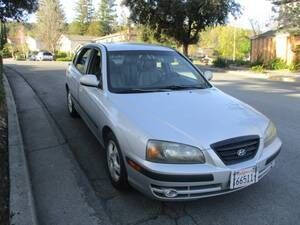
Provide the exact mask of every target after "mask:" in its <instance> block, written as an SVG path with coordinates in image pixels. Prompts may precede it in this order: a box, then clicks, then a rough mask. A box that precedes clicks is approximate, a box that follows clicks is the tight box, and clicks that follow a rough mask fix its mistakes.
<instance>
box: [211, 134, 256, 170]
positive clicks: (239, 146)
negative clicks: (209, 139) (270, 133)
mask: <svg viewBox="0 0 300 225" xmlns="http://www.w3.org/2000/svg"><path fill="white" fill-rule="evenodd" d="M258 147H259V136H257V135H251V136H243V137H237V138H231V139H227V140H224V141H220V142H217V143H214V144H212V145H211V148H212V149H213V150H214V151H215V152H216V154H217V155H218V156H219V157H220V159H221V160H222V161H223V162H224V163H225V164H226V165H231V164H235V163H240V162H243V161H247V160H249V159H252V158H254V157H255V155H256V153H257V150H258ZM241 152H242V153H243V154H241Z"/></svg>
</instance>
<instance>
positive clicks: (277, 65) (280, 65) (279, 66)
mask: <svg viewBox="0 0 300 225" xmlns="http://www.w3.org/2000/svg"><path fill="white" fill-rule="evenodd" d="M265 68H266V69H269V70H283V69H288V65H287V64H286V62H285V61H284V60H282V59H278V58H274V59H272V60H270V61H269V62H268V63H267V64H266V65H265Z"/></svg>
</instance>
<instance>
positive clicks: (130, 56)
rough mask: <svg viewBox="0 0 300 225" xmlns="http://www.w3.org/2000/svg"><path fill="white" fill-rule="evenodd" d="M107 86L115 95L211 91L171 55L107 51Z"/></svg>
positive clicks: (188, 66)
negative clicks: (171, 91) (173, 91)
mask: <svg viewBox="0 0 300 225" xmlns="http://www.w3.org/2000/svg"><path fill="white" fill-rule="evenodd" d="M108 68H109V71H108V86H109V90H110V91H112V92H115V93H134V92H157V91H170V90H183V89H203V88H208V87H211V86H210V84H209V83H208V82H207V81H206V80H205V79H204V78H203V77H202V76H201V74H200V73H199V72H198V71H197V70H196V69H195V68H194V67H193V66H192V65H191V64H190V63H189V62H188V61H187V60H186V59H185V58H184V57H182V56H181V55H180V54H178V53H177V52H175V51H111V52H109V54H108Z"/></svg>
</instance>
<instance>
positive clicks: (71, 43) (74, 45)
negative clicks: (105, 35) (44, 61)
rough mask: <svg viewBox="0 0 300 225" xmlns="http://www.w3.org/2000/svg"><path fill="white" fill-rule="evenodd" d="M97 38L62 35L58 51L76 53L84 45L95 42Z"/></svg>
mask: <svg viewBox="0 0 300 225" xmlns="http://www.w3.org/2000/svg"><path fill="white" fill-rule="evenodd" d="M96 38H97V37H93V36H82V35H68V34H62V35H61V36H60V38H59V40H58V50H59V51H62V52H67V53H75V52H76V51H77V50H78V49H79V48H80V47H81V46H82V45H84V44H87V43H91V42H95V39H96Z"/></svg>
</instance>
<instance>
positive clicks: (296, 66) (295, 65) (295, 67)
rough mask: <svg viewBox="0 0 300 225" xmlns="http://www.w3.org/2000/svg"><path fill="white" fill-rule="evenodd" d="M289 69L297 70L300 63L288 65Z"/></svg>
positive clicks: (299, 67)
mask: <svg viewBox="0 0 300 225" xmlns="http://www.w3.org/2000/svg"><path fill="white" fill-rule="evenodd" d="M288 69H289V71H291V72H296V71H298V70H300V63H292V64H291V65H289V66H288Z"/></svg>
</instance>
